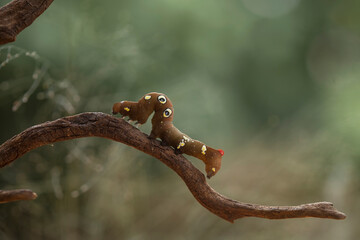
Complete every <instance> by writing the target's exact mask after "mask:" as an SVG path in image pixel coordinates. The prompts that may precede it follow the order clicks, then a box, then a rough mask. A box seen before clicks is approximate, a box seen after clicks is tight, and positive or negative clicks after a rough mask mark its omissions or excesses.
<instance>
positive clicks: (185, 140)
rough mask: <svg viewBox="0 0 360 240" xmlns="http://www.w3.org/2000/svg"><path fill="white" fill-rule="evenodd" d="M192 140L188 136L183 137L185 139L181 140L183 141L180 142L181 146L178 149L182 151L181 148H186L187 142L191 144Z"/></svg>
mask: <svg viewBox="0 0 360 240" xmlns="http://www.w3.org/2000/svg"><path fill="white" fill-rule="evenodd" d="M189 141H190V138H188V137H187V136H185V135H183V138H182V139H181V141H180V142H179V145H178V146H177V149H180V148H181V147H183V146H185V142H189Z"/></svg>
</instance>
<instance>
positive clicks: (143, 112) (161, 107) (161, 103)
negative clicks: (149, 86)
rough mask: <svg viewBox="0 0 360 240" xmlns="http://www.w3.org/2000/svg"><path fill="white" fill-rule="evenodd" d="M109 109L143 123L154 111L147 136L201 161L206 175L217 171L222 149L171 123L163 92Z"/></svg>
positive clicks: (170, 111)
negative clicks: (194, 136) (195, 137)
mask: <svg viewBox="0 0 360 240" xmlns="http://www.w3.org/2000/svg"><path fill="white" fill-rule="evenodd" d="M112 112H113V114H117V113H120V114H121V115H122V116H123V117H126V116H128V117H129V120H131V121H137V123H138V124H144V123H145V122H146V121H147V119H148V118H149V116H150V115H151V113H152V112H155V113H154V116H153V118H152V120H151V123H152V130H151V133H150V136H149V138H160V139H161V141H162V143H163V144H165V145H168V146H171V147H173V148H174V149H175V153H177V154H179V153H185V154H187V155H190V156H193V157H196V158H198V159H200V160H202V161H203V162H204V163H205V171H206V175H207V177H208V178H211V177H212V176H214V175H215V174H216V173H217V172H218V171H219V170H220V168H221V158H222V156H223V155H224V151H223V150H221V149H214V148H211V147H209V146H207V145H205V144H204V143H202V142H200V141H197V140H194V139H192V138H190V137H189V136H188V135H186V134H184V133H182V132H181V131H180V130H179V129H177V128H176V127H175V126H174V125H173V123H172V121H173V118H174V108H173V105H172V103H171V101H170V99H169V98H168V97H167V96H166V95H165V94H162V93H156V92H151V93H148V94H145V95H144V96H143V97H141V98H140V99H139V101H138V102H132V101H121V102H118V103H115V104H114V105H113V109H112Z"/></svg>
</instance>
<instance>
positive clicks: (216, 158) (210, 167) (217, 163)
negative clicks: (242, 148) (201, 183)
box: [205, 147, 224, 179]
mask: <svg viewBox="0 0 360 240" xmlns="http://www.w3.org/2000/svg"><path fill="white" fill-rule="evenodd" d="M223 155H224V151H223V150H221V149H218V150H217V149H213V148H210V147H208V150H207V153H206V158H207V159H206V165H205V171H206V177H207V178H208V179H210V178H211V177H212V176H214V175H215V174H216V173H217V172H218V171H219V170H220V168H221V159H222V156H223Z"/></svg>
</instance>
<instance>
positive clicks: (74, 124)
mask: <svg viewBox="0 0 360 240" xmlns="http://www.w3.org/2000/svg"><path fill="white" fill-rule="evenodd" d="M82 137H103V138H108V139H111V140H114V141H118V142H121V143H124V144H127V145H129V146H131V147H134V148H136V149H138V150H140V151H142V152H144V153H147V154H149V155H151V156H153V157H155V158H157V159H159V160H160V161H161V162H163V163H164V164H166V165H167V166H168V167H170V168H171V169H172V170H174V171H175V172H176V173H177V174H178V175H179V176H180V177H181V178H182V179H183V181H184V182H185V184H186V185H187V187H188V188H189V190H190V191H191V193H192V194H193V195H194V197H195V198H196V200H197V201H199V203H200V204H201V205H203V206H204V207H205V208H207V209H208V210H209V211H211V212H212V213H214V214H216V215H218V216H219V217H221V218H223V219H225V220H227V221H229V222H233V221H234V220H236V219H238V218H241V217H261V218H268V219H283V218H302V217H317V218H332V219H344V218H345V217H346V216H345V214H344V213H342V212H339V211H338V210H336V209H335V208H334V207H333V205H332V203H329V202H318V203H310V204H303V205H299V206H262V205H256V204H249V203H241V202H238V201H235V200H231V199H228V198H226V197H224V196H222V195H220V194H219V193H217V192H215V191H214V190H213V189H212V188H211V187H210V186H209V185H208V184H207V183H206V179H205V176H204V175H203V174H202V173H201V172H200V171H199V170H198V169H197V168H196V167H194V166H193V165H192V164H191V163H190V162H189V161H188V160H187V159H186V158H185V157H183V156H182V155H176V154H175V153H174V150H173V149H172V148H170V147H166V146H161V144H160V142H159V141H157V140H151V139H149V138H148V136H147V135H146V134H144V133H142V132H141V131H139V130H138V129H137V128H135V127H133V126H132V125H130V124H129V123H127V122H126V121H124V120H122V119H119V118H115V117H113V116H110V115H108V114H104V113H81V114H78V115H74V116H69V117H65V118H60V119H57V120H55V121H52V122H45V123H42V124H39V125H36V126H33V127H30V128H28V129H26V130H25V131H23V132H21V133H20V134H18V135H16V136H14V137H12V138H11V139H9V140H8V141H6V142H5V143H4V144H2V145H1V146H0V167H4V166H5V165H7V164H9V163H11V162H12V161H14V160H16V159H17V158H19V157H21V156H22V155H24V154H25V153H27V152H29V151H30V150H32V149H35V148H37V147H40V146H44V145H48V144H52V143H54V142H59V141H65V140H70V139H74V138H82Z"/></svg>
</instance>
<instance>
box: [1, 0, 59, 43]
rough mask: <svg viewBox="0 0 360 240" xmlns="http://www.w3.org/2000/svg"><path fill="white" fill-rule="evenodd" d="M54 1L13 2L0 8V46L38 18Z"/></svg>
mask: <svg viewBox="0 0 360 240" xmlns="http://www.w3.org/2000/svg"><path fill="white" fill-rule="evenodd" d="M53 1H54V0H13V1H11V2H10V3H8V4H6V5H5V6H3V7H1V8H0V44H5V43H9V42H14V41H15V39H16V36H17V35H18V34H19V33H20V32H21V31H22V30H24V29H25V28H26V27H28V26H29V25H30V24H32V23H33V21H34V20H35V19H36V18H37V17H38V16H40V15H41V14H42V13H43V12H44V11H45V10H46V9H47V8H48V7H49V6H50V4H51V3H52V2H53Z"/></svg>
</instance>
